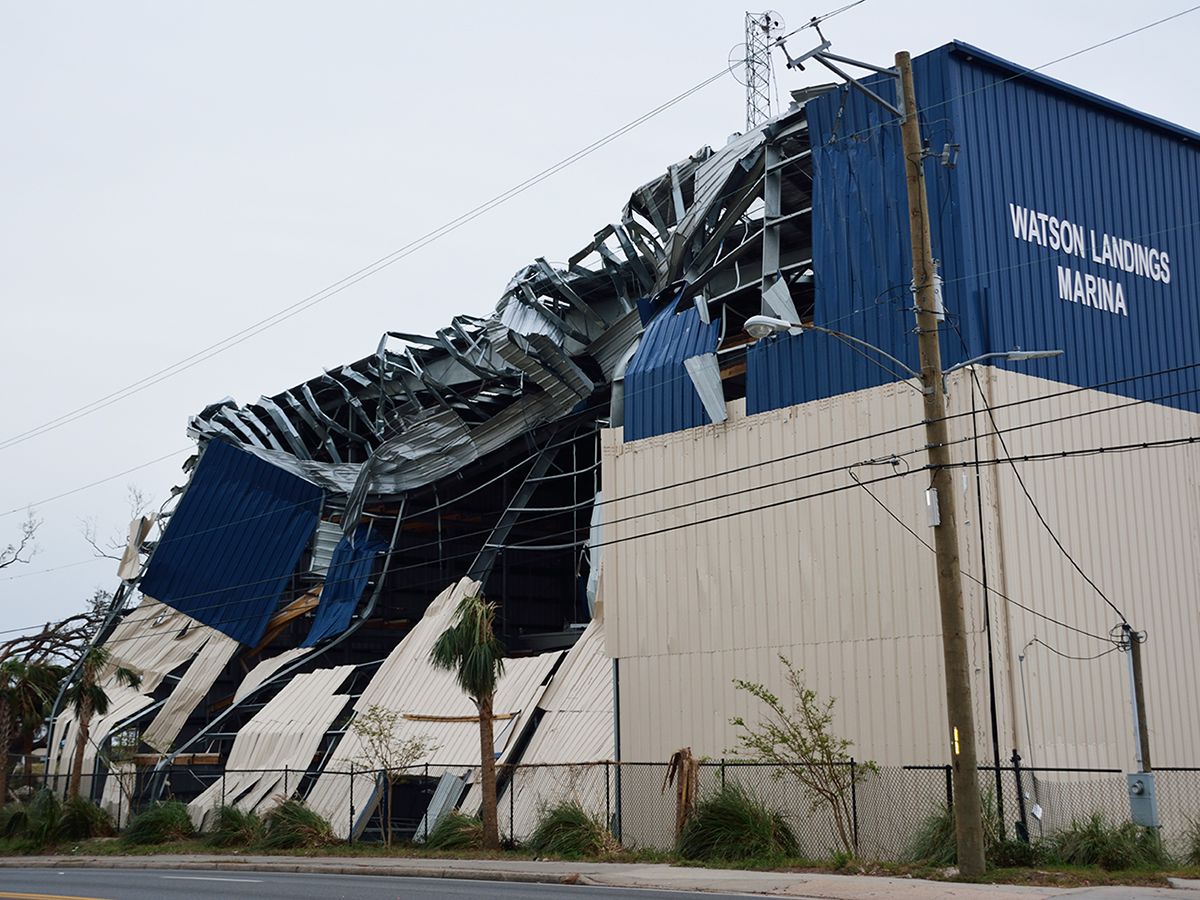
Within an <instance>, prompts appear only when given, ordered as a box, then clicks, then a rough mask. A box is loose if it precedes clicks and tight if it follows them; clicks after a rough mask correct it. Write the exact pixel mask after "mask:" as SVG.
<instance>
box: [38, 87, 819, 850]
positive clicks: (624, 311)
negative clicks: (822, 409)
mask: <svg viewBox="0 0 1200 900" xmlns="http://www.w3.org/2000/svg"><path fill="white" fill-rule="evenodd" d="M805 100H806V96H805V95H800V94H798V95H796V98H795V102H793V104H792V106H791V108H790V109H789V110H788V111H787V112H786V113H785V114H784V115H782V116H780V117H778V118H777V119H775V120H773V121H771V122H769V123H767V124H766V125H765V126H764V127H762V128H759V129H756V130H754V131H752V132H750V133H748V134H745V135H735V136H734V137H733V138H731V139H730V141H729V142H728V144H727V145H726V146H725V147H723V148H722V149H719V150H716V151H714V150H711V149H709V148H707V147H706V148H704V149H702V150H700V151H699V152H697V153H695V154H693V155H691V156H689V157H688V158H686V159H683V160H681V161H680V162H678V163H675V164H674V165H671V166H670V167H669V168H668V169H667V171H666V172H665V173H664V174H662V175H661V176H659V177H658V178H655V179H654V180H653V181H650V182H648V183H646V184H644V185H642V186H641V187H639V188H637V189H636V190H635V191H633V193H632V195H631V196H630V198H629V201H628V203H627V204H626V205H625V207H624V209H623V211H622V214H621V217H620V221H619V222H617V223H614V224H609V225H606V226H604V227H603V228H601V229H600V230H599V231H597V232H596V233H595V235H594V237H593V238H592V239H591V240H589V241H588V243H587V244H586V245H585V246H584V247H583V248H582V249H581V250H580V251H579V252H578V253H576V254H575V255H574V256H573V257H571V258H570V260H569V261H568V262H567V264H566V265H565V266H555V265H552V264H550V263H549V262H547V261H546V260H545V259H543V258H538V259H536V260H535V261H534V262H533V263H532V264H530V265H527V266H525V267H523V268H522V269H520V270H519V271H518V272H517V273H516V275H515V276H514V277H513V278H512V280H511V281H510V282H509V284H508V285H507V286H506V287H505V288H504V291H503V295H502V297H501V299H500V301H499V303H498V304H497V306H496V309H495V311H494V312H493V313H492V314H491V315H489V316H487V317H485V318H475V317H470V316H457V317H455V318H453V319H452V320H451V321H450V323H449V324H447V325H446V326H445V327H444V328H441V329H439V330H438V331H437V332H436V333H434V334H432V335H417V334H409V333H405V332H400V331H389V332H387V333H385V334H384V335H383V336H382V338H381V340H380V342H379V345H378V347H377V349H376V350H375V352H373V353H371V354H370V355H368V356H366V357H364V358H362V359H360V360H357V361H355V362H352V363H349V364H347V365H344V366H341V367H339V368H337V369H334V370H331V371H327V372H325V373H323V374H321V375H319V376H317V377H315V378H313V379H311V380H309V381H307V382H305V383H303V384H300V385H297V386H295V387H293V388H291V389H289V390H286V391H283V392H281V393H278V394H275V395H273V396H271V397H262V398H260V399H259V400H258V401H257V402H255V403H249V404H245V405H238V404H236V403H234V402H233V401H231V400H226V401H223V402H219V403H216V404H213V405H211V406H209V407H207V408H205V409H204V410H202V411H201V412H200V413H199V414H197V415H195V416H193V417H192V419H191V420H190V424H189V433H190V435H191V436H192V437H193V438H194V439H195V440H196V443H197V454H196V456H195V457H193V458H192V459H191V460H189V462H188V464H187V465H186V466H185V470H186V473H187V475H188V479H187V483H186V485H185V486H184V487H183V488H182V490H177V491H175V492H173V498H172V500H171V501H168V505H167V507H166V508H165V509H164V510H163V511H162V513H161V515H160V516H158V517H157V518H155V517H147V518H145V519H141V520H139V521H137V522H135V523H134V524H133V526H132V528H131V532H130V543H129V547H128V548H127V551H126V554H125V558H124V559H123V560H122V564H121V571H120V575H121V578H122V582H121V588H120V592H119V600H120V612H119V613H118V614H116V615H114V616H113V618H112V621H110V623H109V625H108V626H107V627H106V629H105V630H104V632H103V634H102V638H101V641H102V643H103V645H104V646H105V647H107V648H108V649H109V650H110V651H111V653H112V661H113V665H114V666H116V665H124V666H127V667H130V668H133V669H136V670H137V671H138V672H140V673H141V674H142V683H141V684H140V686H138V687H137V688H130V687H125V686H122V685H120V684H118V683H117V681H116V679H115V677H114V678H111V679H109V681H108V683H107V684H106V685H105V686H106V689H107V690H108V692H109V695H110V697H111V699H112V703H111V709H110V711H109V713H108V714H107V715H105V716H103V717H98V718H97V719H96V720H95V721H93V722H92V723H91V734H90V738H89V743H88V747H87V750H86V752H85V754H84V758H83V767H82V775H83V777H84V786H85V791H90V793H91V795H92V796H93V797H94V798H95V799H97V800H99V801H102V802H103V803H104V805H106V806H107V807H108V808H109V809H110V810H112V811H113V812H114V813H116V814H118V816H119V815H120V814H121V810H122V805H124V808H125V809H126V810H128V808H129V806H130V805H131V802H133V803H137V804H141V803H144V802H147V801H148V800H150V799H153V798H157V797H162V796H166V795H168V794H170V795H172V796H175V797H178V798H180V799H184V800H187V801H189V802H190V803H191V809H192V813H193V818H194V819H195V821H196V822H197V824H198V825H202V824H204V822H205V820H206V817H207V816H208V815H209V813H211V811H212V810H213V809H214V808H215V806H217V805H218V804H220V803H231V804H235V805H238V806H240V807H242V808H245V809H251V810H253V809H261V808H263V806H264V805H265V804H267V803H269V802H271V801H272V800H273V798H275V797H277V796H278V795H279V794H280V793H287V794H289V795H297V796H301V797H304V798H305V799H306V800H307V801H308V802H309V803H310V805H312V806H313V807H314V808H315V809H317V810H318V811H320V812H322V813H323V814H325V815H326V816H327V817H328V818H329V819H330V821H331V822H332V823H333V824H334V827H335V829H336V830H337V831H338V832H339V833H341V834H342V835H348V834H351V833H356V834H360V833H362V832H363V830H364V829H366V828H368V827H369V823H370V822H371V821H372V816H373V815H377V813H376V808H377V806H378V800H379V798H380V796H381V795H382V782H380V781H379V780H377V779H376V778H374V777H371V776H362V775H358V776H355V775H350V774H344V773H346V772H347V771H348V769H352V768H353V767H354V765H355V764H356V763H357V764H358V765H359V767H360V768H361V761H360V759H359V752H360V747H359V746H358V742H357V738H356V736H355V734H354V731H353V729H352V728H350V727H349V725H350V722H351V721H352V719H353V718H354V717H355V716H356V715H357V714H359V713H361V712H363V711H365V710H367V709H369V708H370V707H371V706H373V705H376V706H383V707H385V708H387V709H390V710H392V711H394V712H397V713H399V714H401V715H402V717H403V720H402V721H403V725H402V728H403V729H404V730H405V731H406V733H411V734H413V735H417V734H420V735H425V736H428V737H429V738H430V739H431V742H432V743H433V744H434V745H435V749H433V750H432V751H431V752H430V753H429V754H428V756H427V757H426V758H424V759H422V760H419V761H418V762H419V763H420V764H421V766H422V773H423V775H425V776H428V778H429V779H438V778H442V779H448V781H444V783H445V784H446V787H445V788H444V789H443V790H442V791H440V792H439V795H438V796H439V798H441V799H440V801H439V802H441V803H442V804H443V806H444V805H446V803H447V802H448V803H449V805H454V804H455V803H458V802H459V801H460V800H461V801H462V802H465V803H468V804H470V803H472V802H474V803H477V802H478V800H477V799H473V798H475V793H474V792H472V791H471V785H472V783H473V777H474V770H473V767H472V766H471V761H472V760H473V759H476V758H477V754H478V749H477V747H478V744H477V725H476V723H475V721H473V716H474V715H475V711H474V708H473V707H472V706H471V704H470V703H469V702H468V700H467V698H465V697H464V696H463V695H462V694H461V692H460V691H459V689H458V687H457V685H456V684H455V683H454V680H453V678H452V677H450V676H448V675H446V674H445V673H438V672H435V671H434V670H433V668H432V667H431V666H430V664H429V662H428V648H429V646H430V643H431V641H432V639H433V638H434V637H436V634H437V632H438V631H439V630H440V628H443V627H444V626H445V624H446V622H447V621H448V617H449V616H450V615H451V614H452V613H453V609H454V606H455V605H456V603H457V600H458V598H461V597H462V596H464V595H466V594H467V593H473V592H478V591H481V592H482V593H483V594H484V595H485V596H486V597H488V598H489V599H491V600H494V601H495V602H496V603H497V604H498V606H499V611H498V617H497V630H498V633H499V636H500V637H501V639H502V640H503V641H504V643H505V645H506V647H507V648H508V652H509V654H510V655H511V658H510V659H509V661H508V665H507V667H506V671H505V674H504V677H503V680H502V682H501V686H500V689H499V691H498V694H497V698H496V712H497V716H498V719H497V745H496V747H497V758H498V760H499V761H500V762H502V763H504V762H514V763H515V762H554V763H580V762H589V761H595V760H604V759H610V758H613V757H614V756H615V752H616V751H615V745H614V719H613V692H612V674H611V668H612V664H611V661H610V659H609V658H608V657H607V655H606V653H605V649H604V639H603V631H602V629H603V609H602V607H603V604H602V603H598V602H597V586H598V581H599V571H600V562H601V557H602V554H603V550H602V547H601V546H600V545H601V543H602V542H601V540H600V535H601V534H602V531H603V529H604V522H603V520H604V514H603V508H602V501H601V497H602V485H601V483H600V462H601V461H600V433H601V430H602V429H605V428H609V427H613V426H622V425H623V426H624V427H625V429H626V434H627V435H631V436H637V435H638V434H651V433H655V431H656V429H659V426H658V424H656V423H658V422H660V421H661V420H662V417H663V416H664V415H667V416H668V417H669V418H670V420H671V421H672V422H673V423H674V426H675V427H686V426H687V425H689V424H700V423H703V422H720V421H722V420H723V418H724V415H725V412H724V410H725V403H726V401H728V400H732V399H736V398H738V397H741V396H743V395H744V392H745V382H746V348H747V344H748V342H749V338H748V337H747V336H746V335H745V334H744V333H743V328H742V324H743V322H744V321H745V319H746V318H747V317H749V316H752V315H756V314H759V313H761V312H768V313H770V314H772V315H777V316H782V317H786V318H788V319H789V320H792V321H801V320H802V319H803V318H804V317H805V316H807V315H809V314H810V313H811V309H812V281H813V279H812V271H811V256H812V253H811V245H812V237H811V228H810V214H811V205H812V198H811V190H812V176H811V172H810V168H809V157H810V152H809V147H808V141H807V136H806V124H805V114H804V103H805ZM764 275H765V277H764ZM681 362H682V363H683V366H682V368H681V366H680V363H681ZM683 373H686V374H685V375H684V374H683ZM681 375H683V377H681ZM664 398H666V407H664ZM659 430H661V429H659ZM77 727H78V723H77V722H76V721H75V720H74V718H73V716H72V715H71V714H70V713H69V712H68V711H66V710H65V709H58V710H56V718H55V720H54V729H53V736H52V739H51V742H50V748H51V751H50V757H49V761H48V774H49V775H50V776H51V778H52V779H55V780H56V783H59V784H65V781H63V780H62V776H64V775H67V774H68V773H69V771H70V768H71V766H72V764H73V761H72V756H73V748H74V746H75V743H76V734H77V731H76V729H77ZM179 764H186V765H187V766H188V771H189V775H188V776H187V777H181V776H179V775H178V774H177V772H178V765H179ZM266 769H271V770H274V771H272V772H265V771H258V772H256V771H253V770H266ZM289 772H290V773H293V774H291V775H290V777H289V774H288V773H289ZM222 773H225V774H224V777H222ZM218 785H219V787H218ZM533 787H536V785H534V786H533ZM501 788H502V790H504V789H505V785H504V783H503V781H502V783H501ZM218 791H219V793H218ZM446 797H449V798H450V799H449V801H446ZM531 797H532V794H531V795H530V797H526V798H525V799H522V798H515V800H513V798H510V800H509V801H508V802H512V803H513V805H514V807H515V805H516V804H518V803H521V804H524V805H525V806H528V807H529V809H528V810H527V811H526V812H525V813H522V815H523V816H524V818H525V819H530V818H531V816H532V800H531Z"/></svg>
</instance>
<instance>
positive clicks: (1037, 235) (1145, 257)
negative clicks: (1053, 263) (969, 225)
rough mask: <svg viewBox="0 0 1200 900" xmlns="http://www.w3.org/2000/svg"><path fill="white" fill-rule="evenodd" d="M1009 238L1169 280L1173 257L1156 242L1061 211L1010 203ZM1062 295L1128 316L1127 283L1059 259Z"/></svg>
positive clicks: (1073, 301) (1100, 263) (1162, 281)
mask: <svg viewBox="0 0 1200 900" xmlns="http://www.w3.org/2000/svg"><path fill="white" fill-rule="evenodd" d="M1008 215H1009V220H1010V222H1011V224H1012V232H1013V238H1015V239H1016V240H1019V241H1025V242H1027V243H1030V244H1035V245H1037V246H1039V247H1046V248H1048V249H1050V250H1053V251H1055V252H1058V253H1064V254H1066V255H1067V256H1071V257H1076V258H1078V259H1082V260H1084V261H1086V262H1090V263H1093V264H1095V265H1100V266H1107V267H1108V268H1110V269H1114V270H1116V271H1118V272H1124V273H1126V274H1129V275H1136V276H1138V277H1140V278H1145V279H1148V280H1149V281H1153V282H1155V283H1157V284H1164V285H1166V284H1170V283H1171V257H1170V255H1169V254H1168V253H1167V252H1166V251H1165V250H1162V249H1160V248H1158V247H1151V246H1149V245H1146V244H1139V243H1138V242H1137V241H1131V240H1129V239H1128V238H1123V237H1121V236H1119V235H1115V234H1109V233H1108V232H1105V231H1099V232H1098V231H1097V230H1096V229H1094V228H1088V227H1085V226H1084V225H1082V224H1080V223H1079V222H1072V221H1071V220H1070V219H1067V218H1066V217H1064V216H1055V215H1051V214H1049V213H1046V212H1042V211H1040V210H1036V209H1029V208H1028V207H1025V206H1019V205H1017V204H1016V203H1010V204H1008ZM1058 296H1059V299H1060V300H1066V301H1068V302H1071V303H1078V304H1080V305H1081V306H1087V307H1090V308H1091V309H1099V310H1104V311H1105V312H1109V313H1112V314H1114V315H1120V316H1128V315H1129V308H1128V305H1127V303H1126V298H1125V288H1124V286H1123V285H1122V284H1121V282H1120V281H1118V280H1116V279H1115V278H1105V277H1102V276H1099V275H1094V274H1090V273H1088V272H1080V271H1077V270H1075V269H1073V268H1071V267H1070V266H1065V265H1061V264H1060V265H1058Z"/></svg>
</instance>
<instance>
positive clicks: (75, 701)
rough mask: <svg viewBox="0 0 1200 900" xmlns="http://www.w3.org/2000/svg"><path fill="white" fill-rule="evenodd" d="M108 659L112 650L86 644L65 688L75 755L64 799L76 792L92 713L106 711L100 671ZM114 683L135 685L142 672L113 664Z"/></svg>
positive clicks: (81, 773)
mask: <svg viewBox="0 0 1200 900" xmlns="http://www.w3.org/2000/svg"><path fill="white" fill-rule="evenodd" d="M111 661H112V654H111V653H109V651H108V650H106V649H105V648H103V647H90V648H88V650H87V651H86V652H85V653H84V654H83V657H82V658H81V659H80V660H79V672H78V675H77V676H76V678H75V682H74V683H73V684H72V685H71V686H70V687H69V688H68V689H67V693H66V701H67V703H68V704H69V705H70V707H71V709H72V710H73V711H74V713H75V719H76V722H77V727H76V732H75V759H74V761H73V762H72V764H71V781H70V784H69V785H68V787H67V799H69V800H73V799H75V798H76V797H78V796H79V781H80V779H81V778H82V776H83V751H84V750H85V749H86V748H87V742H88V735H89V732H90V731H91V726H92V716H93V715H100V716H103V715H107V714H108V702H109V701H108V694H107V693H106V692H105V690H104V687H103V686H102V685H101V684H100V678H101V676H102V675H107V674H108V673H107V671H106V670H107V669H108V667H109V664H110V663H111ZM112 675H113V677H114V678H115V679H116V683H117V684H123V685H128V686H129V687H137V686H138V685H139V684H141V683H142V676H141V675H139V674H138V673H137V672H135V671H134V670H133V669H127V668H125V667H124V666H117V667H116V668H115V669H114V670H113V672H112Z"/></svg>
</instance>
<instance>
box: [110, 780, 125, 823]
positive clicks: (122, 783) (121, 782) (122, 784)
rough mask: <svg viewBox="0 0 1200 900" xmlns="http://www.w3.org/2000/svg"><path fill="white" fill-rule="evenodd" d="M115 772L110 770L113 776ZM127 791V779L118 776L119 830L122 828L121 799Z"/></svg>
mask: <svg viewBox="0 0 1200 900" xmlns="http://www.w3.org/2000/svg"><path fill="white" fill-rule="evenodd" d="M112 774H113V773H112V772H109V775H110V776H111V775H112ZM124 793H125V779H124V777H123V776H118V777H117V831H120V830H121V799H122V796H123V795H124Z"/></svg>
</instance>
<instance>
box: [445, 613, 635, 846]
mask: <svg viewBox="0 0 1200 900" xmlns="http://www.w3.org/2000/svg"><path fill="white" fill-rule="evenodd" d="M538 706H539V708H541V709H543V710H544V711H545V712H544V714H543V716H542V718H541V720H540V721H539V722H538V724H537V728H536V729H535V730H534V732H533V736H532V737H531V738H530V740H529V744H528V746H527V747H526V749H525V752H524V753H522V754H521V758H520V760H519V761H518V762H519V766H518V768H517V775H516V783H515V785H514V784H512V783H510V784H509V785H508V786H507V787H506V788H505V790H504V791H503V792H502V794H501V795H500V797H499V802H498V806H499V809H500V820H501V824H502V825H503V826H504V829H505V832H506V833H508V834H511V835H514V836H515V837H516V839H517V840H525V839H526V838H528V836H529V834H530V833H531V832H532V831H533V829H534V828H535V827H536V825H537V819H538V815H539V814H540V812H541V810H542V809H544V808H546V807H550V806H554V805H555V804H556V803H559V802H563V801H574V802H576V803H578V804H579V805H580V806H582V807H583V808H584V809H586V810H588V811H589V812H590V813H592V814H593V815H595V816H596V817H597V818H598V819H601V820H603V819H604V817H605V796H606V791H605V787H606V785H605V779H606V777H608V776H609V775H611V774H612V773H611V772H606V771H605V768H604V767H603V766H596V765H588V764H589V763H597V762H602V761H606V760H610V759H612V758H613V755H614V754H613V749H614V748H613V708H612V660H611V659H609V658H608V654H607V653H606V652H605V650H604V625H603V622H602V621H601V620H599V619H593V620H592V622H591V623H590V624H589V625H588V627H587V628H586V629H584V632H583V634H582V635H580V636H579V640H578V641H577V642H576V644H575V646H574V647H572V648H571V649H570V650H569V651H568V652H567V656H566V658H565V659H564V660H563V663H562V665H561V666H560V667H559V669H558V671H557V672H555V673H554V678H553V679H552V680H551V682H550V686H549V687H548V688H546V693H545V694H544V695H543V696H542V702H541V703H539V704H538ZM514 790H515V793H514V794H513V796H511V797H510V796H509V792H510V791H514ZM480 802H481V800H480V795H479V788H478V785H476V786H475V787H473V788H472V789H471V791H470V793H469V794H468V797H467V800H466V802H464V804H463V806H464V807H465V808H466V809H469V810H475V809H477V808H478V806H479V804H480Z"/></svg>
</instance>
